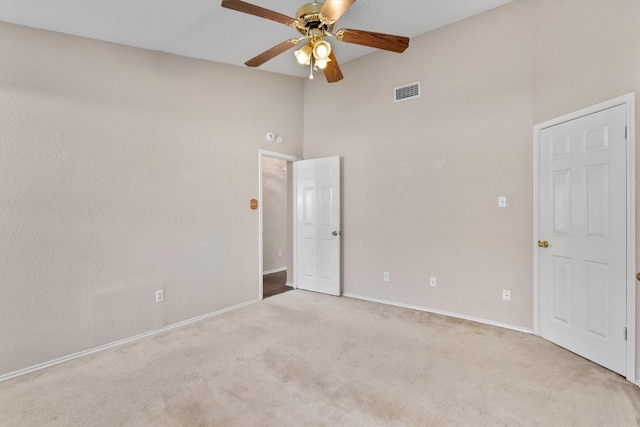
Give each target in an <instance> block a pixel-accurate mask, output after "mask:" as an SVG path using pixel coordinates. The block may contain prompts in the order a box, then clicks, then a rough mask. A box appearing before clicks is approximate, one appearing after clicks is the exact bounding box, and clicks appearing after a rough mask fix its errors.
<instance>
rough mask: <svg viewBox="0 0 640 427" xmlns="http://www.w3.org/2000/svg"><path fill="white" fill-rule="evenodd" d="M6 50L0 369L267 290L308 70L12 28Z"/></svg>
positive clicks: (0, 152)
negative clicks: (275, 212)
mask: <svg viewBox="0 0 640 427" xmlns="http://www.w3.org/2000/svg"><path fill="white" fill-rule="evenodd" d="M0 53H1V54H2V57H3V58H4V59H3V61H1V62H0V129H2V131H1V132H0V159H1V161H0V181H1V182H2V185H0V217H2V221H0V241H1V242H2V244H1V245H0V265H1V266H2V268H1V269H0V284H1V286H0V343H1V345H0V375H1V374H4V373H7V372H11V371H14V370H17V369H20V368H25V367H27V366H31V365H34V364H37V363H40V362H45V361H49V360H52V359H55V358H57V357H60V356H63V355H68V354H71V353H74V352H77V351H81V350H85V349H88V348H92V347H95V346H97V345H100V344H105V343H108V342H112V341H114V340H118V339H122V338H126V337H129V336H132V335H135V334H138V333H141V332H145V331H149V330H152V329H155V328H158V327H161V326H164V325H168V324H171V323H174V322H177V321H181V320H185V319H189V318H192V317H195V316H198V315H201V314H205V313H209V312H213V311H216V310H218V309H222V308H226V307H230V306H233V305H237V304H240V303H243V302H247V301H251V300H255V299H256V298H258V291H259V287H258V283H259V281H258V279H259V271H258V216H257V211H252V210H250V209H249V200H250V199H251V198H257V196H258V194H257V193H258V166H257V165H258V162H257V161H258V150H259V149H273V146H272V144H270V143H267V142H266V141H265V140H264V134H265V132H266V131H268V130H269V129H274V128H277V129H279V131H280V133H281V134H282V135H284V136H285V137H286V139H287V142H286V143H285V144H283V145H279V146H278V149H279V150H280V151H284V152H286V153H287V154H292V155H297V156H299V155H300V154H301V144H300V143H296V142H290V141H301V140H302V137H301V135H302V125H301V123H302V113H301V112H302V96H303V85H302V82H301V80H300V79H296V78H291V77H285V76H279V75H275V74H270V73H263V72H259V71H253V70H248V69H242V68H237V67H230V66H225V65H218V64H212V63H208V62H204V61H197V60H191V59H186V58H182V57H177V56H172V55H167V54H162V53H158V52H150V51H144V50H139V49H133V48H126V47H122V46H118V45H114V44H108V43H102V42H97V41H93V40H87V39H82V38H77V37H70V36H65V35H61V34H56V33H50V32H44V31H39V30H34V29H29V28H25V27H20V26H15V25H8V24H0ZM248 87H251V88H252V89H251V90H247V88H248ZM255 88H259V89H258V90H256V89H255ZM274 99H286V100H287V102H281V103H278V102H276V103H274V102H273V100H274ZM252 254H253V255H252ZM156 289H164V292H165V299H166V301H165V302H164V303H162V304H156V303H155V301H154V294H155V290H156Z"/></svg>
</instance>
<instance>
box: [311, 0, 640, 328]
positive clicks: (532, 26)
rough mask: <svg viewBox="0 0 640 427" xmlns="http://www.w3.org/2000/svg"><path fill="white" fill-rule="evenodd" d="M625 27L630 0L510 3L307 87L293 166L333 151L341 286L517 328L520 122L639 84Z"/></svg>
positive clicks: (639, 53)
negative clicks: (386, 277)
mask: <svg viewBox="0 0 640 427" xmlns="http://www.w3.org/2000/svg"><path fill="white" fill-rule="evenodd" d="M639 22H640V2H638V1H636V0H606V1H605V0H562V1H558V0H520V1H516V2H514V3H512V4H510V5H507V6H504V7H502V8H499V9H496V10H493V11H490V12H487V13H484V14H482V15H479V16H476V17H473V18H471V19H468V20H465V21H462V22H459V23H457V24H454V25H451V26H448V27H446V28H443V29H441V30H438V31H434V32H432V33H429V34H426V35H423V36H421V37H416V38H414V39H412V40H411V47H410V48H409V49H408V50H407V51H406V52H405V53H404V54H402V55H394V54H392V53H387V52H379V53H374V54H372V55H369V56H367V57H365V58H363V59H361V60H358V61H354V62H351V63H348V64H345V65H343V67H342V69H343V72H344V74H345V80H344V81H343V82H341V83H340V84H339V85H333V86H324V85H319V84H317V82H316V81H313V82H309V81H307V82H306V83H305V129H304V157H305V158H311V157H322V156H329V155H341V156H343V157H344V175H343V186H344V207H343V215H344V219H343V228H344V233H343V236H344V238H343V244H344V253H343V258H344V262H343V265H344V276H343V280H344V292H345V293H347V294H354V295H359V296H364V297H368V298H375V299H381V300H387V301H391V302H396V303H403V304H411V305H415V306H420V307H425V308H428V309H433V310H441V311H445V312H451V313H455V314H459V315H465V316H471V317H475V318H480V319H485V320H489V321H493V322H500V323H503V324H507V325H512V326H516V327H521V328H526V329H531V328H532V327H533V309H532V306H533V285H532V280H533V279H532V270H533V247H532V246H533V245H532V243H533V242H532V240H533V236H532V233H533V225H532V223H533V214H532V208H533V201H532V194H533V188H532V177H533V171H532V162H533V159H532V151H533V146H532V126H533V125H534V124H535V123H538V122H541V121H544V120H547V119H550V118H553V117H556V116H558V115H562V114H565V113H569V112H571V111H574V110H577V109H580V108H584V107H587V106H589V105H592V104H594V103H597V102H601V101H604V100H607V99H610V98H614V97H616V96H619V95H622V94H625V93H628V92H631V91H634V90H639V89H640V26H639V25H638V23H639ZM338 48H339V47H338ZM337 55H338V56H339V52H338V53H337ZM416 81H420V82H421V85H422V96H421V97H420V98H418V99H416V100H411V101H406V102H401V103H397V104H394V103H393V99H392V95H393V88H395V87H398V86H401V85H404V84H409V83H413V82H416ZM329 107H331V108H329ZM318 118H322V120H319V119H318ZM327 128H328V129H329V135H327V131H326V129H327ZM502 195H504V196H507V197H508V207H507V208H506V209H499V208H498V207H497V199H498V196H502ZM383 271H389V272H390V275H391V281H390V282H388V283H385V282H383V280H382V272H383ZM429 276H436V277H437V280H438V286H437V287H436V288H430V287H429V285H428V278H429ZM502 289H510V290H511V302H509V303H506V302H503V301H502V300H501V290H502Z"/></svg>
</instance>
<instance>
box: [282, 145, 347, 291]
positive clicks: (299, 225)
mask: <svg viewBox="0 0 640 427" xmlns="http://www.w3.org/2000/svg"><path fill="white" fill-rule="evenodd" d="M293 167H294V178H295V182H296V184H295V194H296V201H295V204H296V207H295V209H296V220H295V221H296V222H295V236H296V237H295V243H294V245H295V249H294V253H295V260H294V265H295V267H294V274H295V282H296V285H297V287H298V288H299V289H305V290H309V291H315V292H322V293H326V294H330V295H340V293H341V289H340V287H341V283H340V235H341V231H340V157H326V158H321V159H311V160H301V161H298V162H295V163H294V164H293Z"/></svg>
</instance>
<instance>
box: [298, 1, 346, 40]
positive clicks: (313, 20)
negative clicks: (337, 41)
mask: <svg viewBox="0 0 640 427" xmlns="http://www.w3.org/2000/svg"><path fill="white" fill-rule="evenodd" d="M320 9H322V3H316V2H314V3H307V4H305V5H303V6H301V7H300V8H299V9H298V11H297V12H296V18H297V19H298V22H299V23H300V27H299V28H298V31H299V32H300V33H302V34H303V35H305V36H306V35H307V34H308V32H309V30H311V29H313V28H318V29H320V30H322V31H326V32H329V33H332V32H333V31H334V30H335V28H336V23H335V22H331V21H329V22H327V21H326V19H325V20H323V19H322V18H321V17H320Z"/></svg>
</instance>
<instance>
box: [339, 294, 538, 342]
mask: <svg viewBox="0 0 640 427" xmlns="http://www.w3.org/2000/svg"><path fill="white" fill-rule="evenodd" d="M342 296H345V297H348V298H355V299H361V300H364V301H371V302H377V303H379V304H386V305H394V306H396V307H402V308H409V309H411V310H418V311H424V312H427V313H433V314H441V315H443V316H448V317H454V318H456V319H462V320H469V321H471V322H476V323H482V324H485V325H490V326H497V327H499V328H504V329H510V330H512V331H518V332H524V333H527V334H533V329H527V328H521V327H519V326H513V325H508V324H506V323H500V322H494V321H492V320H486V319H480V318H477V317H471V316H465V315H463V314H456V313H450V312H448V311H442V310H433V309H430V308H426V307H420V306H417V305H409V304H402V303H399V302H393V301H387V300H382V299H377V298H369V297H363V296H361V295H354V294H342Z"/></svg>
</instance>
